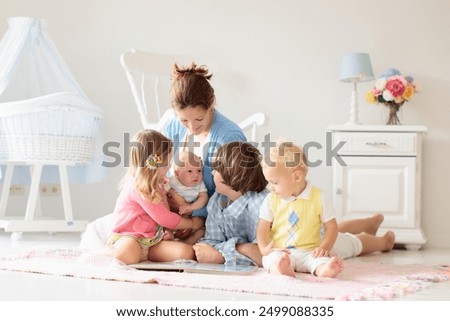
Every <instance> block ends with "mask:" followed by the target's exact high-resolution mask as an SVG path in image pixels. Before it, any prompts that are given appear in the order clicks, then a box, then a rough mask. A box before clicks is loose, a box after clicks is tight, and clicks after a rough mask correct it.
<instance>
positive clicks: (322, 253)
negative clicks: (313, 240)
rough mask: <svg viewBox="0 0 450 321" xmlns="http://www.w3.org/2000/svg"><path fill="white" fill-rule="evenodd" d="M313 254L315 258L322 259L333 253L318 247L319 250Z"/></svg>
mask: <svg viewBox="0 0 450 321" xmlns="http://www.w3.org/2000/svg"><path fill="white" fill-rule="evenodd" d="M311 254H312V256H313V257H322V256H330V254H331V252H329V251H327V250H325V249H322V248H320V247H318V248H317V249H315V250H314V251H312V253H311Z"/></svg>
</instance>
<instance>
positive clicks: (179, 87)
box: [171, 63, 216, 110]
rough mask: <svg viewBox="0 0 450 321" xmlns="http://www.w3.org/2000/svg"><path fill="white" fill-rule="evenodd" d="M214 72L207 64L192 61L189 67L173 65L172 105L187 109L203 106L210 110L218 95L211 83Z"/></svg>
mask: <svg viewBox="0 0 450 321" xmlns="http://www.w3.org/2000/svg"><path fill="white" fill-rule="evenodd" d="M211 77H212V74H210V73H209V71H208V68H207V67H206V66H197V65H196V64H195V63H192V64H191V65H190V66H189V67H180V66H178V65H177V64H175V65H174V67H173V75H172V88H171V94H172V107H173V108H176V109H185V108H188V107H201V108H203V109H204V110H208V109H210V108H213V107H214V103H215V101H216V97H215V95H214V89H213V87H212V86H211V84H210V83H209V80H210V79H211Z"/></svg>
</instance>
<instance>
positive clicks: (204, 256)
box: [192, 243, 225, 264]
mask: <svg viewBox="0 0 450 321" xmlns="http://www.w3.org/2000/svg"><path fill="white" fill-rule="evenodd" d="M192 248H193V249H194V252H195V257H196V258H197V261H198V262H199V263H217V264H223V263H225V258H224V257H223V256H222V253H220V252H219V251H217V250H216V249H215V248H213V247H212V246H211V245H209V244H207V243H197V244H195V245H193V246H192Z"/></svg>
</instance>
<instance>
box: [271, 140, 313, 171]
mask: <svg viewBox="0 0 450 321" xmlns="http://www.w3.org/2000/svg"><path fill="white" fill-rule="evenodd" d="M269 155H270V159H269V160H268V161H269V162H275V164H276V165H281V166H284V167H286V168H289V169H293V170H296V169H301V170H303V171H304V172H305V173H306V172H307V171H308V160H307V159H306V155H305V153H304V152H303V147H301V146H299V145H296V144H294V143H293V142H291V141H288V140H278V141H277V143H276V145H275V146H274V147H272V148H270V154H269ZM267 163H268V162H266V165H269V166H270V164H267ZM275 164H272V165H275Z"/></svg>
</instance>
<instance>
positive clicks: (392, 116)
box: [386, 102, 403, 125]
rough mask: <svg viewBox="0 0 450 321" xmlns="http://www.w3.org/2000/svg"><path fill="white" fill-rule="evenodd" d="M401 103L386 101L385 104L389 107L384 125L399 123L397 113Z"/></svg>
mask: <svg viewBox="0 0 450 321" xmlns="http://www.w3.org/2000/svg"><path fill="white" fill-rule="evenodd" d="M402 105H403V103H400V104H397V103H392V102H391V103H386V106H387V107H389V118H388V121H387V123H386V125H401V123H400V119H399V118H398V115H397V113H398V111H399V110H400V107H401V106H402Z"/></svg>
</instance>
